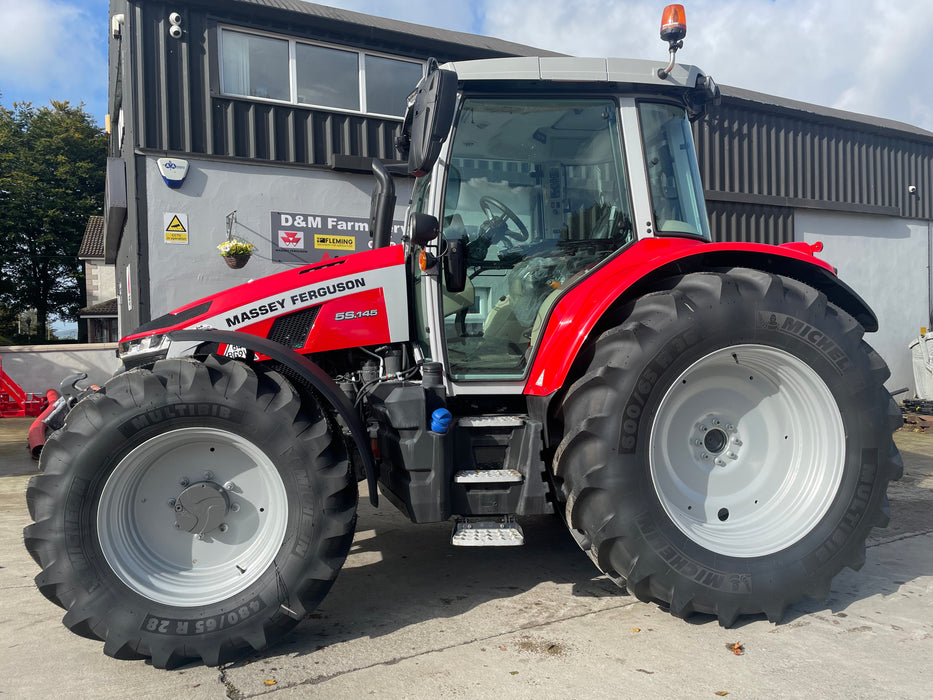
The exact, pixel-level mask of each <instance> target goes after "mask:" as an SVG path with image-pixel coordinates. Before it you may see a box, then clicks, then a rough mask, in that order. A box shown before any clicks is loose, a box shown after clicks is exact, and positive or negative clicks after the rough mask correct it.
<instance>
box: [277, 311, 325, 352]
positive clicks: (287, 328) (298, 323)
mask: <svg viewBox="0 0 933 700" xmlns="http://www.w3.org/2000/svg"><path fill="white" fill-rule="evenodd" d="M320 308H321V307H319V306H312V307H311V308H310V309H302V310H301V311H296V312H295V313H293V314H288V315H287V316H282V317H280V318H277V319H275V323H273V324H272V329H271V330H270V331H269V340H272V341H275V342H276V343H279V344H280V345H284V346H285V347H287V348H291V349H292V350H298V349H300V348H303V347H304V346H305V342H307V340H308V334H309V333H310V332H311V326H313V325H314V319H316V318H317V314H318V311H319V310H320Z"/></svg>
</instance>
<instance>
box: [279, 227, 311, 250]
mask: <svg viewBox="0 0 933 700" xmlns="http://www.w3.org/2000/svg"><path fill="white" fill-rule="evenodd" d="M279 246H280V247H282V248H287V249H289V250H304V249H305V234H304V233H303V232H302V231H279Z"/></svg>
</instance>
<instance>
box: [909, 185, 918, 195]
mask: <svg viewBox="0 0 933 700" xmlns="http://www.w3.org/2000/svg"><path fill="white" fill-rule="evenodd" d="M907 191H908V192H909V193H910V194H917V186H916V185H910V186H909V187H908V188H907Z"/></svg>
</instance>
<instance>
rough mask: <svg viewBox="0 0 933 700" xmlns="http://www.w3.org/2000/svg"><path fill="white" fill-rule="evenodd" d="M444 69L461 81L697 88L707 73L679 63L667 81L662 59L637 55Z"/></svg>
mask: <svg viewBox="0 0 933 700" xmlns="http://www.w3.org/2000/svg"><path fill="white" fill-rule="evenodd" d="M441 67H442V68H445V69H448V70H453V71H456V73H457V77H458V79H459V80H460V81H464V82H469V81H479V80H482V81H488V80H552V81H560V82H605V83H627V84H632V85H646V86H652V87H681V88H694V87H696V84H697V78H698V77H700V76H702V75H705V74H704V73H703V72H702V71H701V70H700V69H699V68H697V67H696V66H691V65H683V64H679V63H678V64H676V65H675V66H674V69H673V70H672V71H671V73H670V75H668V76H667V78H665V79H664V80H661V79H660V78H659V77H658V69H659V68H665V67H666V63H664V62H662V61H649V60H643V59H633V58H575V57H563V56H561V57H544V56H540V57H537V56H531V57H517V58H488V59H479V60H475V61H456V62H452V63H447V64H445V65H443V66H441Z"/></svg>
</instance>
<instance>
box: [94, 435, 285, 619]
mask: <svg viewBox="0 0 933 700" xmlns="http://www.w3.org/2000/svg"><path fill="white" fill-rule="evenodd" d="M199 485H202V488H205V489H206V490H209V491H211V492H212V493H214V494H220V492H221V491H222V492H223V495H224V498H225V499H226V501H227V508H226V511H225V513H224V516H223V523H222V525H220V526H219V527H215V528H212V530H211V531H210V532H205V533H203V534H201V533H197V532H187V531H185V530H183V529H179V528H178V527H176V523H177V518H176V514H175V510H174V508H175V504H176V502H177V501H178V499H179V496H180V494H182V493H183V492H184V491H185V490H186V488H189V487H196V486H199ZM215 500H216V498H215ZM287 522H288V498H287V494H286V492H285V486H284V484H283V483H282V479H281V477H280V476H279V473H278V471H277V470H276V468H275V465H274V464H273V462H272V461H271V460H270V459H269V457H268V456H267V455H266V454H265V453H264V452H263V451H262V450H260V449H259V448H258V447H257V446H256V445H255V444H253V443H252V442H251V441H249V440H247V439H245V438H243V437H240V436H239V435H235V434H234V433H230V432H228V431H225V430H218V429H215V428H206V427H200V428H182V429H178V430H171V431H168V432H165V433H162V434H160V435H157V436H155V437H153V438H150V439H149V440H147V441H146V442H144V443H142V444H141V445H139V446H138V447H136V448H135V449H133V450H132V451H131V452H130V453H129V454H128V455H126V457H124V458H123V459H122V460H120V463H119V464H118V465H117V467H116V469H114V471H113V473H112V474H111V475H110V477H109V478H108V479H107V482H106V484H105V485H104V488H103V490H102V492H101V497H100V505H99V508H98V511H97V529H98V538H99V542H100V546H101V550H102V551H103V554H104V558H105V559H106V560H107V563H108V564H109V565H110V568H111V569H113V571H114V573H115V574H116V575H117V576H118V577H119V578H120V580H122V581H123V583H125V584H126V585H127V586H128V587H129V588H130V589H131V590H133V591H134V592H136V593H138V594H139V595H142V596H145V597H146V598H148V599H150V600H153V601H155V602H157V603H165V604H167V605H173V606H177V607H196V606H199V605H205V604H209V603H215V602H218V601H221V600H224V599H226V598H228V597H230V596H232V595H236V594H237V593H239V592H240V591H243V590H244V589H246V588H247V587H249V586H250V585H251V584H253V583H254V582H255V581H256V580H257V579H258V578H259V577H260V576H261V575H262V573H263V572H264V571H265V570H266V569H267V568H268V567H269V565H270V564H271V563H272V562H273V561H274V560H275V557H276V554H277V553H278V551H279V548H280V547H281V545H282V542H283V540H284V537H285V531H286V528H287ZM199 534H200V536H199Z"/></svg>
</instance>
